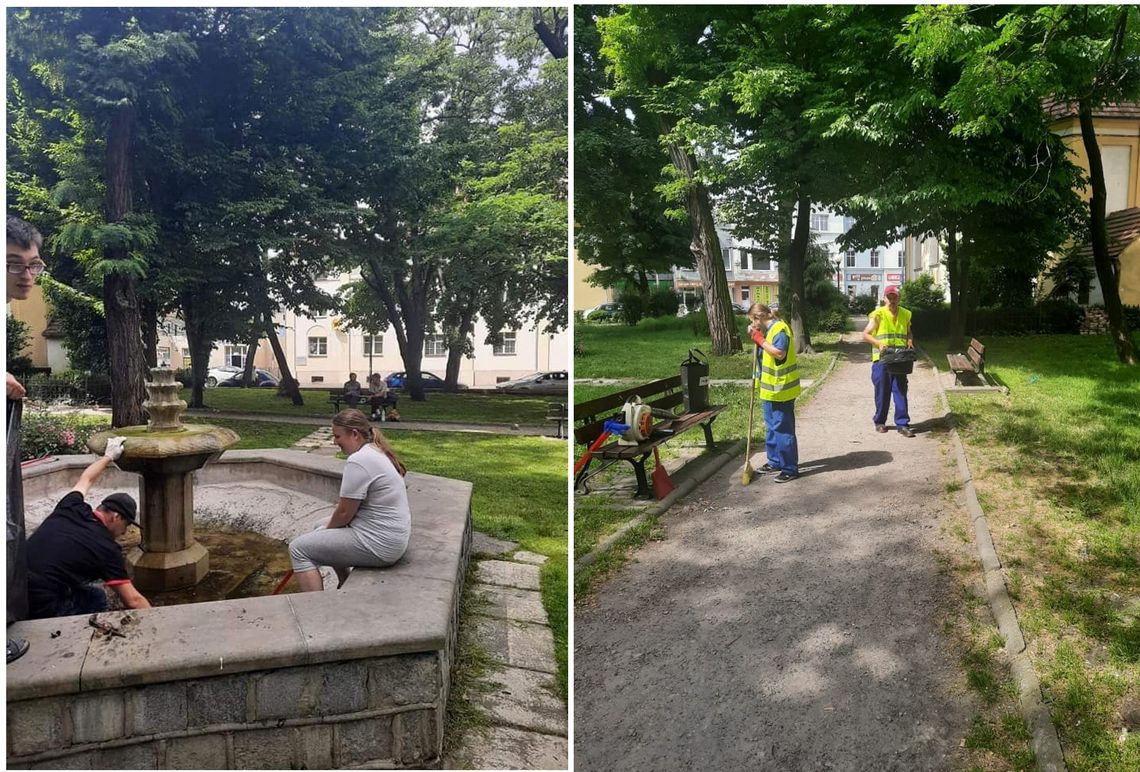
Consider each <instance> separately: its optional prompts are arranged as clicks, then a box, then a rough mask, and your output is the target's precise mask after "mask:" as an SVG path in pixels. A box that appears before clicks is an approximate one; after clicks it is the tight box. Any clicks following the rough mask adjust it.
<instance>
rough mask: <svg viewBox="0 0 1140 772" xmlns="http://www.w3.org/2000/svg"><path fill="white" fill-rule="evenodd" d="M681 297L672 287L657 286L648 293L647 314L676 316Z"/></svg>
mask: <svg viewBox="0 0 1140 772" xmlns="http://www.w3.org/2000/svg"><path fill="white" fill-rule="evenodd" d="M680 307H681V299H680V298H679V297H677V293H676V292H674V291H673V289H672V287H657V288H655V289H654V290H653V291H652V292H650V293H649V316H652V317H658V316H676V315H677V309H678V308H680Z"/></svg>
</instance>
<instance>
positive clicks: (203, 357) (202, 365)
mask: <svg viewBox="0 0 1140 772" xmlns="http://www.w3.org/2000/svg"><path fill="white" fill-rule="evenodd" d="M180 304H181V306H182V317H183V319H184V320H185V321H186V345H187V346H188V347H189V348H190V407H192V408H202V407H205V406H206V403H205V393H204V391H205V386H206V377H207V375H208V374H209V372H210V352H211V351H213V350H214V341H212V340H210V339H209V338H208V337H207V335H206V332H205V325H204V324H203V320H202V316H201V315H200V314H199V313H198V307H197V301H196V300H195V295H194V292H193V290H191V291H190V292H186V293H183V295H182V298H181V301H180Z"/></svg>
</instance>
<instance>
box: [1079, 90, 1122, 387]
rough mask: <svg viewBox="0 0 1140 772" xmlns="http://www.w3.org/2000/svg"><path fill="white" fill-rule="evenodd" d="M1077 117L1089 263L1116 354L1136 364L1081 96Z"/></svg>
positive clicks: (1095, 148)
mask: <svg viewBox="0 0 1140 772" xmlns="http://www.w3.org/2000/svg"><path fill="white" fill-rule="evenodd" d="M1078 106H1079V116H1080V121H1081V138H1082V139H1083V140H1084V143H1085V153H1086V154H1087V155H1088V157H1089V183H1090V184H1091V185H1092V198H1091V199H1089V215H1090V217H1091V227H1090V229H1089V230H1090V232H1091V235H1092V252H1093V265H1095V266H1096V278H1097V281H1098V282H1100V291H1101V293H1102V294H1103V295H1104V311H1105V313H1106V314H1107V315H1108V330H1109V334H1110V335H1111V336H1112V343H1113V345H1114V346H1115V347H1116V356H1117V358H1118V359H1120V361H1121V362H1123V363H1124V364H1126V365H1134V364H1136V344H1135V343H1133V341H1132V334H1131V333H1130V332H1129V330H1128V322H1127V320H1125V318H1124V310H1123V309H1122V308H1121V304H1120V274H1119V272H1118V271H1117V270H1116V268H1115V267H1114V266H1113V264H1112V258H1110V257H1109V255H1108V232H1107V230H1106V228H1105V224H1106V221H1107V217H1106V215H1105V206H1106V199H1107V194H1106V191H1105V184H1104V164H1103V162H1102V161H1101V158H1100V145H1098V144H1097V141H1096V129H1095V128H1094V127H1093V119H1092V108H1091V107H1090V105H1089V103H1088V102H1086V101H1084V100H1081V101H1080V102H1079V103H1078Z"/></svg>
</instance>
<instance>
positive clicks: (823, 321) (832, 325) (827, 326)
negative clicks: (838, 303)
mask: <svg viewBox="0 0 1140 772" xmlns="http://www.w3.org/2000/svg"><path fill="white" fill-rule="evenodd" d="M846 331H847V314H846V313H845V312H843V311H836V310H832V311H825V312H824V313H822V314H820V315H819V318H818V319H816V323H815V329H814V330H813V332H846Z"/></svg>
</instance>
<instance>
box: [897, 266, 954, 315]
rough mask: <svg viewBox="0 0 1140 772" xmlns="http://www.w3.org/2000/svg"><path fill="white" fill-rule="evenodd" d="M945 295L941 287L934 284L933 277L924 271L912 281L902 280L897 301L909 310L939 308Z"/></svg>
mask: <svg viewBox="0 0 1140 772" xmlns="http://www.w3.org/2000/svg"><path fill="white" fill-rule="evenodd" d="M945 300H946V296H945V293H943V291H942V288H941V287H937V286H935V284H934V277H933V276H931V275H930V274H928V273H924V274H922V275H921V276H919V277H918V278H917V279H915V280H913V281H907V282H903V285H902V289H901V290H900V291H899V303H900V304H902V305H903V306H904V307H905V308H909V309H910V310H911V311H917V310H918V309H922V308H941V307H942V304H943V303H944V302H945Z"/></svg>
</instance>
